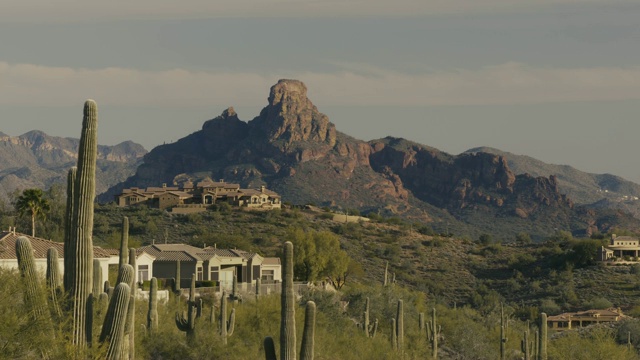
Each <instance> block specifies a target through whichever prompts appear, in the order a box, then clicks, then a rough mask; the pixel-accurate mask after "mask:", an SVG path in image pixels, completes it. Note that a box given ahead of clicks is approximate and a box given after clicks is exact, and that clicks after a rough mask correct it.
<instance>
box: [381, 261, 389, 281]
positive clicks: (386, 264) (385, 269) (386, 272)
mask: <svg viewBox="0 0 640 360" xmlns="http://www.w3.org/2000/svg"><path fill="white" fill-rule="evenodd" d="M388 278H389V262H388V261H387V262H386V263H385V265H384V281H383V282H382V285H383V286H387V283H388Z"/></svg>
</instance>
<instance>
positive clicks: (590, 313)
mask: <svg viewBox="0 0 640 360" xmlns="http://www.w3.org/2000/svg"><path fill="white" fill-rule="evenodd" d="M594 315H595V316H607V317H618V316H619V317H626V316H625V315H623V314H622V312H621V311H620V310H618V309H615V308H609V309H601V310H593V309H591V310H585V311H578V312H568V313H562V314H559V315H554V316H549V317H548V318H547V321H556V322H564V321H569V318H585V317H595V316H594Z"/></svg>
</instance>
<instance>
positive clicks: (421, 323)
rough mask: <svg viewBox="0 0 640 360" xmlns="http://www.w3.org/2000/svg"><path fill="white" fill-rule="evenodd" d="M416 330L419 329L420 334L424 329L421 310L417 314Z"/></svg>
mask: <svg viewBox="0 0 640 360" xmlns="http://www.w3.org/2000/svg"><path fill="white" fill-rule="evenodd" d="M418 330H420V333H421V334H422V332H423V331H424V313H423V312H421V313H420V314H418Z"/></svg>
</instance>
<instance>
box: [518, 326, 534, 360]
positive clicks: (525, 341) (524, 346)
mask: <svg viewBox="0 0 640 360" xmlns="http://www.w3.org/2000/svg"><path fill="white" fill-rule="evenodd" d="M531 347H532V344H531V343H529V330H525V332H524V335H523V337H522V341H520V349H521V350H522V353H523V354H524V360H531Z"/></svg>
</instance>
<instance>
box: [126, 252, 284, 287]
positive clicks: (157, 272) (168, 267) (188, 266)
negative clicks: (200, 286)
mask: <svg viewBox="0 0 640 360" xmlns="http://www.w3.org/2000/svg"><path fill="white" fill-rule="evenodd" d="M137 251H138V254H142V253H146V254H149V255H150V256H151V257H153V258H154V259H155V260H154V261H153V270H152V276H154V277H156V278H165V279H168V278H174V277H175V275H176V266H177V262H178V260H179V261H180V278H181V279H180V286H181V287H188V284H189V281H190V279H191V276H192V274H194V275H195V276H196V280H200V281H204V280H208V281H216V282H219V283H220V285H221V286H222V287H223V288H227V289H231V286H232V284H233V278H234V277H235V278H236V279H237V281H238V284H239V286H240V287H241V288H244V289H247V288H249V287H250V286H251V285H252V284H255V281H256V279H258V278H260V279H262V280H265V281H271V282H280V281H282V275H281V273H282V272H281V270H280V259H279V258H264V257H262V256H260V255H258V254H256V253H250V252H246V251H242V250H236V249H217V248H215V247H205V248H198V247H195V246H190V245H185V244H154V245H148V246H144V247H141V248H139V249H138V250H137Z"/></svg>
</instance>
